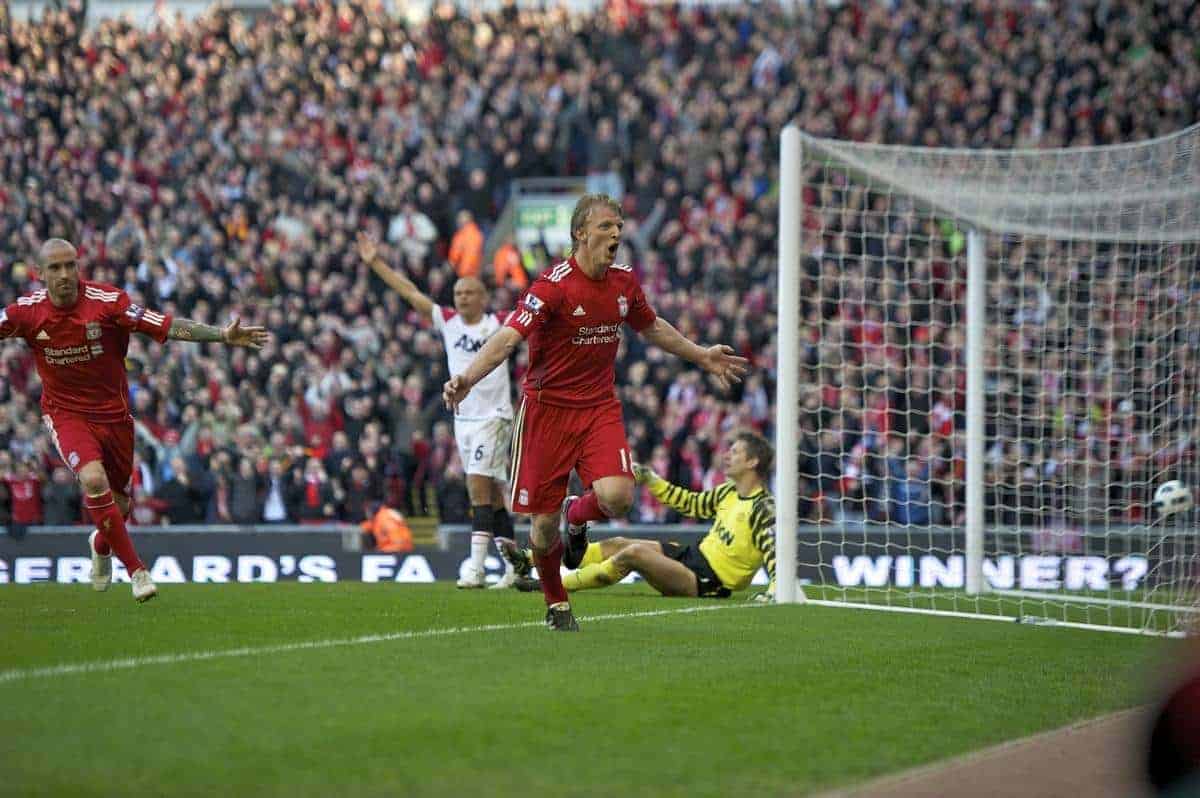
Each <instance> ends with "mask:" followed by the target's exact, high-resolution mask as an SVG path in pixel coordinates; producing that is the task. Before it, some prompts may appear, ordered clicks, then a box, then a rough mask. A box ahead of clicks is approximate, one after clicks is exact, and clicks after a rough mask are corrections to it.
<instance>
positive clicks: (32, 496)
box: [8, 476, 42, 524]
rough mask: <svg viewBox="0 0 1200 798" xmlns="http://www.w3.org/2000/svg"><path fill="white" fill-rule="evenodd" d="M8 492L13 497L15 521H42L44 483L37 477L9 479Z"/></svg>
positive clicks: (23, 522) (34, 522)
mask: <svg viewBox="0 0 1200 798" xmlns="http://www.w3.org/2000/svg"><path fill="white" fill-rule="evenodd" d="M8 493H9V496H11V497H12V520H13V521H15V522H16V523H18V524H40V523H42V483H41V482H40V481H39V480H38V479H37V477H32V476H29V477H21V478H19V479H18V478H15V477H14V478H12V479H9V480H8Z"/></svg>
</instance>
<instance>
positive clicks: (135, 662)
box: [0, 602, 766, 684]
mask: <svg viewBox="0 0 1200 798" xmlns="http://www.w3.org/2000/svg"><path fill="white" fill-rule="evenodd" d="M762 606H766V605H762V604H756V603H754V602H746V603H737V604H722V605H708V606H702V607H682V608H680V609H673V610H646V611H645V612H613V613H609V614H607V615H592V616H590V617H581V618H580V619H579V620H581V621H584V622H585V623H587V622H595V621H620V620H625V619H627V618H653V617H656V616H659V615H687V614H691V613H696V612H713V611H716V610H732V609H749V608H753V607H762ZM536 626H542V622H541V621H524V622H522V623H493V624H486V625H484V626H450V627H446V628H444V629H418V630H414V631H408V632H387V633H384V634H376V635H362V636H360V637H342V638H332V639H327V640H306V641H304V642H301V643H280V644H278V645H273V646H247V647H243V648H227V649H223V650H220V651H187V652H183V653H180V654H158V655H155V656H150V657H129V658H126V659H110V660H99V661H96V662H74V663H68V664H65V665H50V666H48V667H43V668H14V669H12V670H7V671H0V684H8V683H10V682H18V681H23V680H27V679H41V678H45V677H49V676H74V675H76V674H80V673H107V672H109V671H119V670H129V669H131V668H141V667H143V666H146V665H175V664H178V663H180V662H203V661H205V660H211V659H226V658H229V657H254V656H260V655H264V654H286V653H289V652H292V651H313V650H316V649H322V648H335V647H338V646H363V645H369V644H371V643H390V642H392V641H395V640H416V639H418V638H423V637H449V636H451V635H461V634H468V633H470V632H505V631H511V630H513V629H527V628H531V627H536Z"/></svg>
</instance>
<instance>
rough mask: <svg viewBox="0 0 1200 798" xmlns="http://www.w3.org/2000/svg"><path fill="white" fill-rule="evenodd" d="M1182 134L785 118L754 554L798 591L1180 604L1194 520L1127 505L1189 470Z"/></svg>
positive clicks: (1191, 610)
mask: <svg viewBox="0 0 1200 798" xmlns="http://www.w3.org/2000/svg"><path fill="white" fill-rule="evenodd" d="M1197 145H1200V125H1198V126H1193V127H1190V128H1188V129H1186V130H1183V131H1180V132H1178V133H1175V134H1173V135H1170V136H1166V137H1163V138H1159V139H1154V140H1150V141H1144V142H1139V143H1134V144H1125V145H1117V146H1108V147H1087V148H1075V149H1057V150H1005V151H1001V150H962V149H938V148H919V147H901V146H886V145H877V144H862V143H855V142H849V141H837V140H830V139H821V138H816V137H813V136H809V135H807V134H805V133H803V132H801V131H800V130H799V129H797V128H796V127H795V126H788V127H787V128H785V129H784V131H783V135H782V141H781V158H780V195H779V287H778V297H779V298H778V303H779V304H778V323H779V333H778V345H777V352H778V363H777V372H776V379H777V382H776V413H777V417H776V432H775V435H776V449H777V458H776V463H777V465H776V478H775V490H776V495H777V496H778V502H777V513H778V516H777V521H778V527H777V529H778V534H777V558H778V559H777V564H778V569H779V573H780V574H787V573H792V572H796V573H798V574H799V576H800V580H799V582H800V584H801V585H803V586H804V591H805V593H806V594H807V597H808V600H809V601H810V602H812V603H833V604H838V605H846V606H869V607H876V608H880V609H883V608H887V609H892V610H907V611H917V612H926V613H928V612H932V613H944V614H952V615H967V616H971V617H992V618H1012V619H1015V620H1019V621H1025V622H1036V623H1047V624H1059V625H1068V626H1084V627H1088V628H1104V629H1111V630H1114V631H1126V632H1134V633H1148V634H1176V635H1177V634H1182V633H1184V632H1185V631H1187V630H1188V629H1190V628H1193V623H1194V622H1195V621H1196V620H1200V613H1198V612H1197V607H1196V599H1197V593H1196V586H1197V579H1198V578H1200V532H1198V527H1197V516H1196V511H1195V510H1192V511H1189V512H1187V513H1180V514H1177V515H1174V516H1170V517H1166V518H1163V517H1158V516H1157V515H1156V514H1155V512H1154V511H1153V509H1152V507H1151V506H1150V496H1151V495H1152V494H1153V491H1154V489H1155V487H1156V486H1157V485H1158V484H1161V483H1162V482H1165V481H1167V480H1169V479H1179V480H1181V481H1182V482H1183V483H1184V484H1185V485H1188V486H1189V487H1190V488H1192V489H1195V488H1196V486H1197V484H1198V483H1200V478H1198V477H1200V462H1198V459H1200V153H1198V152H1197ZM814 530H815V531H814ZM796 598H797V596H796V585H795V584H793V582H792V580H790V579H780V580H779V585H778V596H777V599H778V601H780V602H781V603H788V602H792V601H795V600H796Z"/></svg>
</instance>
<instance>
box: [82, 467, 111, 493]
mask: <svg viewBox="0 0 1200 798" xmlns="http://www.w3.org/2000/svg"><path fill="white" fill-rule="evenodd" d="M79 486H80V487H81V488H83V492H84V493H85V494H87V495H88V496H100V495H102V494H104V493H107V492H108V490H109V486H108V475H107V474H105V473H104V468H103V467H102V466H101V465H100V464H99V463H89V464H88V465H85V466H84V467H83V468H81V469H79Z"/></svg>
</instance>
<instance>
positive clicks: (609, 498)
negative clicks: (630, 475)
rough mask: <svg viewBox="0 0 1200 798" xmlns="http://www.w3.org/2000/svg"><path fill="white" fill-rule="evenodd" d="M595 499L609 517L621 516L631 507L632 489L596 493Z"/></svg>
mask: <svg viewBox="0 0 1200 798" xmlns="http://www.w3.org/2000/svg"><path fill="white" fill-rule="evenodd" d="M596 499H597V500H598V501H599V502H600V509H601V510H603V511H604V514H605V515H607V516H608V517H609V518H623V517H624V516H626V515H628V513H629V511H630V510H631V509H632V508H633V489H632V488H630V489H629V490H614V491H609V492H607V493H605V494H604V495H603V496H601V495H599V494H597V496H596Z"/></svg>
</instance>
